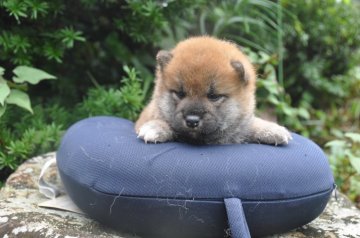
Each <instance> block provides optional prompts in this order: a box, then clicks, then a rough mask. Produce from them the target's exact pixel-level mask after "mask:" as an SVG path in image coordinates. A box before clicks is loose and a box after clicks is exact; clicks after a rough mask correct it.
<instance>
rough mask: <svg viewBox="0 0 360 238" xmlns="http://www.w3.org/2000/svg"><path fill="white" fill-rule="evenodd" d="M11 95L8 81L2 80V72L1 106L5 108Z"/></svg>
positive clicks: (0, 81) (0, 83) (0, 79)
mask: <svg viewBox="0 0 360 238" xmlns="http://www.w3.org/2000/svg"><path fill="white" fill-rule="evenodd" d="M9 94H10V88H9V86H8V85H7V83H6V81H5V80H4V79H2V77H1V72H0V105H2V106H4V102H5V99H6V98H7V97H8V96H9Z"/></svg>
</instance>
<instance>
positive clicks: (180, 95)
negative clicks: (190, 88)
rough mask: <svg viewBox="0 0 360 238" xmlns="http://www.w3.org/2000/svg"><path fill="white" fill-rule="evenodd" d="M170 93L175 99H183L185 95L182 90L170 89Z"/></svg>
mask: <svg viewBox="0 0 360 238" xmlns="http://www.w3.org/2000/svg"><path fill="white" fill-rule="evenodd" d="M171 93H172V95H173V96H174V97H175V98H176V99H183V98H184V97H185V96H186V94H185V92H184V91H175V90H172V91H171Z"/></svg>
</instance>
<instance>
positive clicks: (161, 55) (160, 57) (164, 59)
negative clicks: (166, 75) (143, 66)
mask: <svg viewBox="0 0 360 238" xmlns="http://www.w3.org/2000/svg"><path fill="white" fill-rule="evenodd" d="M172 57H173V56H172V54H171V53H170V52H169V51H166V50H160V51H159V52H158V53H157V55H156V61H157V63H158V65H159V66H160V69H161V70H163V69H164V68H165V66H166V65H167V64H168V63H169V62H170V60H171V58H172Z"/></svg>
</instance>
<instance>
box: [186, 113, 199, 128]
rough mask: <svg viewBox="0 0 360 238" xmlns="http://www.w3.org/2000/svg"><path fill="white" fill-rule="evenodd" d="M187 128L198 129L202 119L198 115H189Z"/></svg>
mask: <svg viewBox="0 0 360 238" xmlns="http://www.w3.org/2000/svg"><path fill="white" fill-rule="evenodd" d="M185 122H186V126H187V127H189V128H196V127H198V126H199V123H200V117H199V116H197V115H187V116H185Z"/></svg>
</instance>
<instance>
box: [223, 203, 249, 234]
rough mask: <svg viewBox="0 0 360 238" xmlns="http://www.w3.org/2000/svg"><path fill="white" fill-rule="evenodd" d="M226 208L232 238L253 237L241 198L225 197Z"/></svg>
mask: <svg viewBox="0 0 360 238" xmlns="http://www.w3.org/2000/svg"><path fill="white" fill-rule="evenodd" d="M224 202H225V208H226V213H227V217H228V221H229V226H230V231H231V237H232V238H251V236H250V232H249V227H248V225H247V223H246V218H245V214H244V210H243V207H242V204H241V200H240V199H239V198H225V199H224Z"/></svg>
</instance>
